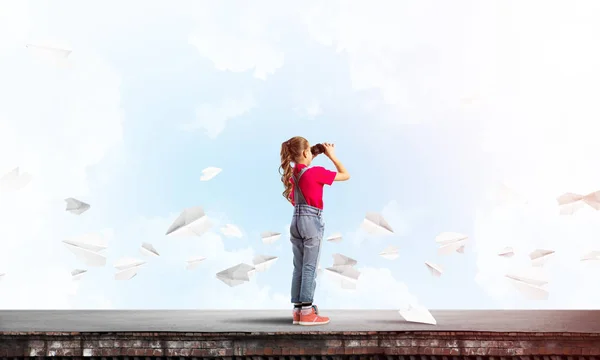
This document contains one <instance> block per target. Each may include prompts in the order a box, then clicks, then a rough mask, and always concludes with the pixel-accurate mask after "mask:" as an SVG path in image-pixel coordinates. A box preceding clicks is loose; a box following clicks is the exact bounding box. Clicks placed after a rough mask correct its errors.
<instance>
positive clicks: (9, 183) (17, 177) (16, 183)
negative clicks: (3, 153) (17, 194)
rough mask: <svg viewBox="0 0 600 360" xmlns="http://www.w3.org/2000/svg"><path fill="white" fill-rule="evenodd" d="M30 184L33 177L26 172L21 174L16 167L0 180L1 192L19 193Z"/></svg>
mask: <svg viewBox="0 0 600 360" xmlns="http://www.w3.org/2000/svg"><path fill="white" fill-rule="evenodd" d="M30 182H31V175H30V174H28V173H26V172H20V170H19V168H18V167H16V168H14V169H13V170H12V171H9V172H8V173H6V174H4V175H3V176H2V177H1V178H0V190H2V191H17V190H20V189H22V188H24V187H25V186H26V185H27V184H29V183H30Z"/></svg>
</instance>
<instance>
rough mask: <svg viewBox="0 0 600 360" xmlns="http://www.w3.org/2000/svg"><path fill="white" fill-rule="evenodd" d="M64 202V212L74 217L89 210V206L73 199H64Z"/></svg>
mask: <svg viewBox="0 0 600 360" xmlns="http://www.w3.org/2000/svg"><path fill="white" fill-rule="evenodd" d="M65 202H66V203H67V209H66V210H67V211H68V212H70V213H71V214H75V215H81V214H83V213H84V212H86V211H87V210H88V209H89V208H90V204H86V203H84V202H83V201H80V200H77V199H74V198H67V199H65Z"/></svg>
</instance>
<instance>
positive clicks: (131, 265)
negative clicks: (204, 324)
mask: <svg viewBox="0 0 600 360" xmlns="http://www.w3.org/2000/svg"><path fill="white" fill-rule="evenodd" d="M145 263H146V262H145V261H144V260H139V259H135V258H121V259H119V260H118V261H117V262H116V263H115V265H114V266H115V268H116V269H117V270H118V271H117V273H116V274H115V280H130V279H131V278H133V277H134V276H136V275H137V273H138V271H139V269H140V267H141V266H142V265H144V264H145Z"/></svg>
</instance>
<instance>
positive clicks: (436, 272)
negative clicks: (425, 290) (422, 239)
mask: <svg viewBox="0 0 600 360" xmlns="http://www.w3.org/2000/svg"><path fill="white" fill-rule="evenodd" d="M425 265H426V266H427V268H428V269H429V271H430V272H431V275H433V276H437V277H440V276H442V271H443V270H442V267H441V266H439V265H436V264H432V263H430V262H428V261H426V262H425Z"/></svg>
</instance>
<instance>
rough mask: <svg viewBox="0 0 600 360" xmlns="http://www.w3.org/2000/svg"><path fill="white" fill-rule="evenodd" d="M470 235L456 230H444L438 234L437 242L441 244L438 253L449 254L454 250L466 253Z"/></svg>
mask: <svg viewBox="0 0 600 360" xmlns="http://www.w3.org/2000/svg"><path fill="white" fill-rule="evenodd" d="M467 239H468V236H467V235H463V234H460V233H455V232H443V233H441V234H439V235H438V236H436V238H435V242H436V243H438V244H439V245H440V247H439V248H438V254H440V255H448V254H451V253H454V252H458V253H464V251H465V243H466V242H467Z"/></svg>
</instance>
